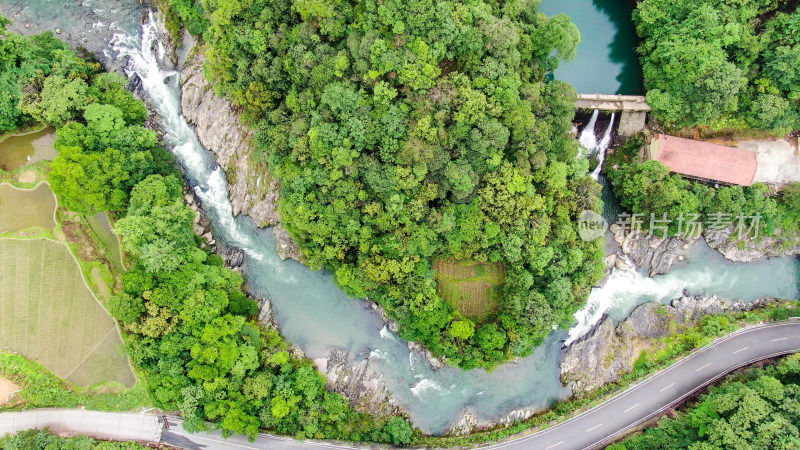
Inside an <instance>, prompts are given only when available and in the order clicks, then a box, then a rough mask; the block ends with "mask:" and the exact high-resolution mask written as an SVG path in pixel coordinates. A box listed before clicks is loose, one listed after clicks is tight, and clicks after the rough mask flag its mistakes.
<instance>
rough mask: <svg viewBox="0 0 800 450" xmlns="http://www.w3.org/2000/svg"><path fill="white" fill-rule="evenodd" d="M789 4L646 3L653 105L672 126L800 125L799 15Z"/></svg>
mask: <svg viewBox="0 0 800 450" xmlns="http://www.w3.org/2000/svg"><path fill="white" fill-rule="evenodd" d="M797 7H798V3H797V2H796V1H788V0H782V1H778V0H742V1H725V0H644V1H642V2H640V3H639V5H638V8H637V10H636V11H635V12H634V19H635V21H636V24H637V31H638V33H639V36H641V38H642V44H641V46H640V47H639V52H640V53H641V55H642V66H643V70H644V77H645V86H646V87H647V90H648V93H647V100H648V102H649V103H650V105H651V106H652V107H653V113H654V114H655V116H656V117H657V118H658V119H659V120H661V121H662V122H663V123H664V124H665V125H667V126H675V127H693V126H696V125H705V126H710V127H712V128H726V127H732V128H760V129H772V130H775V131H776V132H777V133H780V134H786V133H787V132H788V131H790V130H792V129H797V128H799V127H800V70H798V67H800V11H798V10H797Z"/></svg>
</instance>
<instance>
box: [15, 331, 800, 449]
mask: <svg viewBox="0 0 800 450" xmlns="http://www.w3.org/2000/svg"><path fill="white" fill-rule="evenodd" d="M798 349H800V323H799V322H782V323H774V324H765V325H756V326H753V327H749V328H745V329H742V330H739V331H737V332H735V333H732V334H729V335H727V336H725V337H723V338H720V339H719V340H717V341H715V342H714V343H712V344H711V345H709V346H707V347H704V348H703V349H701V350H698V351H696V352H694V353H693V354H691V355H690V356H688V357H686V358H684V359H682V360H680V361H679V362H677V363H675V364H673V365H672V366H670V367H669V368H667V369H665V370H663V371H661V372H658V373H656V374H654V375H652V376H650V377H649V378H647V379H645V380H643V381H641V382H639V383H638V384H635V385H633V386H631V387H630V388H628V389H627V390H626V391H624V392H622V393H620V394H619V395H617V396H615V397H613V398H611V399H610V400H608V401H606V402H605V403H602V404H600V405H598V406H596V407H594V408H592V409H590V410H589V411H586V412H584V413H583V414H580V415H578V416H575V417H573V418H572V419H570V420H567V421H565V422H562V423H560V424H558V425H555V426H552V427H550V428H548V429H546V430H543V431H540V432H538V433H535V434H531V435H528V436H524V437H520V438H517V439H513V440H509V441H506V442H500V443H497V444H494V445H491V446H489V447H488V448H493V449H499V448H510V449H515V450H523V449H525V450H528V449H537V450H580V449H595V448H600V447H602V446H603V445H606V444H608V443H609V442H611V441H613V440H614V439H616V438H617V437H618V436H620V435H621V434H622V433H624V432H625V431H626V430H628V429H630V428H631V427H634V426H636V425H639V424H641V423H643V422H645V421H647V420H649V419H651V418H653V417H655V416H657V415H659V414H661V413H663V412H664V411H665V410H667V409H668V408H669V407H671V406H672V405H674V404H676V403H678V402H680V401H681V400H683V399H685V398H686V397H688V396H689V395H691V394H692V393H693V392H696V391H697V390H698V389H700V388H702V387H704V386H706V385H708V384H710V383H713V382H714V381H716V380H718V379H719V378H721V377H723V376H724V375H725V374H727V373H730V372H731V371H732V370H735V369H738V368H740V367H743V366H746V365H749V364H752V363H753V362H756V361H759V360H763V359H766V358H770V357H774V356H779V355H785V354H789V353H794V352H796V351H798ZM81 412H82V413H89V411H81ZM36 413H37V412H36V411H31V412H21V413H3V414H0V436H1V435H3V434H4V433H5V432H9V427H8V426H7V423H8V420H6V418H7V417H9V416H7V415H8V414H15V415H16V417H17V419H16V421H17V422H19V421H20V420H21V419H19V417H21V416H23V415H26V414H36ZM91 413H92V414H109V413H95V412H91ZM134 416H138V415H134ZM11 423H12V424H13V423H14V421H13V420H12V421H11ZM169 423H170V427H169V429H168V430H164V431H163V433H162V434H161V442H162V443H166V444H172V445H175V446H179V447H183V448H187V449H209V450H241V449H280V450H295V449H301V448H319V447H323V448H355V447H352V446H347V445H341V444H337V443H334V442H318V441H310V440H307V441H300V442H299V441H295V440H294V439H291V438H286V437H279V436H272V435H267V434H262V435H259V437H258V438H257V439H256V441H255V442H249V441H248V440H247V439H246V438H244V437H242V436H234V437H231V438H229V439H223V438H222V436H221V435H220V433H219V432H211V433H195V434H192V433H189V432H187V431H185V430H183V427H182V426H181V425H182V421H181V419H180V418H178V417H170V418H169ZM12 427H13V425H12ZM60 428H61V429H62V430H64V429H66V428H65V427H64V426H63V424H62V426H61V427H60ZM16 429H22V428H20V427H16ZM11 431H13V430H11ZM108 431H111V430H108Z"/></svg>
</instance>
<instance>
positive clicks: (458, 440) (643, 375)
mask: <svg viewBox="0 0 800 450" xmlns="http://www.w3.org/2000/svg"><path fill="white" fill-rule="evenodd" d="M688 303H691V302H688ZM766 303H767V304H766V306H764V307H762V308H759V309H755V310H752V311H739V312H731V313H723V314H711V315H708V316H706V317H709V318H714V321H715V322H716V321H720V322H724V321H723V320H722V319H727V320H728V321H729V323H728V324H727V325H725V326H722V327H712V326H704V324H702V323H694V322H693V325H691V326H690V327H688V328H684V329H683V330H681V332H678V330H676V329H674V328H673V329H672V330H671V331H672V333H671V334H670V335H668V336H662V337H660V338H647V339H652V341H653V342H654V343H655V342H656V341H658V340H659V339H660V340H661V341H660V342H658V344H659V345H664V344H665V345H666V347H664V348H663V349H662V350H661V351H659V352H656V353H652V354H647V355H646V357H644V358H642V357H641V356H640V358H637V360H636V364H634V367H633V370H632V371H631V372H628V373H627V374H623V375H622V376H621V377H620V378H619V379H618V380H617V381H616V382H610V383H607V384H603V385H601V386H599V387H598V388H596V389H594V390H591V391H588V392H586V393H585V394H584V395H583V396H580V397H575V398H572V399H569V400H565V401H560V402H556V403H554V404H553V405H551V408H550V409H549V410H547V411H545V412H543V413H540V414H536V415H534V416H532V417H531V418H529V419H527V420H524V421H521V422H518V423H515V424H512V425H510V426H505V425H504V426H500V427H498V428H495V429H484V430H475V431H474V432H473V433H471V434H469V435H459V436H447V437H425V436H423V437H421V438H420V439H419V440H418V441H415V442H414V445H417V446H429V447H442V448H444V447H473V446H480V445H482V444H485V443H488V442H507V443H513V441H514V440H517V439H521V438H524V437H526V436H530V435H534V434H536V433H537V432H539V431H543V430H546V429H548V428H551V427H553V426H556V425H558V424H561V423H563V422H566V421H568V420H570V419H572V418H574V417H577V416H579V415H581V414H583V413H586V412H587V411H591V410H592V408H595V407H597V406H598V405H600V404H603V403H605V402H607V401H609V400H611V399H613V398H615V397H616V396H617V395H619V394H621V393H623V392H625V391H626V390H627V389H629V388H632V387H634V386H640V385H641V384H642V383H644V382H645V381H646V380H649V379H651V378H653V376H654V375H653V374H655V373H658V372H659V371H661V370H665V369H666V368H667V367H672V366H673V364H675V363H676V362H679V361H683V360H685V359H687V358H688V357H689V356H691V355H696V354H698V353H700V352H703V351H705V350H707V349H708V348H709V346H712V345H713V344H714V343H715V342H719V341H723V340H725V339H729V338H730V337H731V336H735V335H736V334H737V331H735V330H739V331H738V332H741V331H742V330H745V329H747V328H748V327H750V326H752V325H754V324H759V323H761V322H763V321H765V320H774V319H778V320H785V319H786V318H787V317H789V315H790V314H791V315H796V316H800V302H798V301H783V300H769V301H767V302H766ZM707 304H708V305H712V304H713V305H716V306H713V307H711V306H709V308H708V311H709V312H713V311H715V308H717V307H719V304H717V303H716V301H712V302H707ZM648 305H652V306H647V305H645V306H643V308H645V311H646V310H651V312H652V311H654V310H656V308H661V305H660V304H648ZM739 306H741V305H739ZM681 310H682V311H684V312H686V311H687V310H686V309H685V308H681ZM702 310H703V309H702V308H700V309H694V314H697V313H700V315H701V316H702V313H701V312H700V311H702ZM655 314H656V315H658V314H659V313H655ZM676 317H677V316H676ZM701 322H702V321H701ZM718 323H719V322H718ZM644 333H647V331H646V330H645V331H644ZM728 333H730V334H728ZM714 339H716V340H714ZM592 359H594V358H592Z"/></svg>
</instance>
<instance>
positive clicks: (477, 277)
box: [434, 260, 505, 321]
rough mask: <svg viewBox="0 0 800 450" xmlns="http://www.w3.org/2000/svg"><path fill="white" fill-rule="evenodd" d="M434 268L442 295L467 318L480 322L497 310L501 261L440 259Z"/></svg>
mask: <svg viewBox="0 0 800 450" xmlns="http://www.w3.org/2000/svg"><path fill="white" fill-rule="evenodd" d="M434 269H435V271H436V282H437V285H438V291H439V296H440V297H442V298H443V299H444V301H446V302H447V303H449V304H450V305H451V306H453V307H454V308H455V309H457V310H458V311H459V312H461V314H463V315H464V316H465V317H468V318H470V319H472V320H476V321H481V320H483V319H484V318H485V317H486V316H488V315H490V314H492V313H493V312H495V311H496V310H497V304H498V301H499V298H500V288H501V286H502V285H503V283H504V282H505V267H503V265H502V264H500V263H496V264H491V263H481V262H461V261H443V260H437V261H436V262H435V263H434Z"/></svg>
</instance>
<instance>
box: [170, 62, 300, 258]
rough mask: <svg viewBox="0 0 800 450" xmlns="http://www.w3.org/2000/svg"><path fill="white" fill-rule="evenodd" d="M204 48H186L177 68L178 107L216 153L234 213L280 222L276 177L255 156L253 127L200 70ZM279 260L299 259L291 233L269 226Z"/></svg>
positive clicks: (261, 223)
mask: <svg viewBox="0 0 800 450" xmlns="http://www.w3.org/2000/svg"><path fill="white" fill-rule="evenodd" d="M204 63H205V55H204V53H203V49H202V47H194V48H192V49H191V50H190V51H189V52H188V56H187V57H186V61H185V62H184V63H183V65H182V68H181V108H182V112H183V116H184V117H185V118H186V120H187V122H189V124H191V125H193V126H194V127H195V130H196V132H197V137H198V138H199V139H200V143H202V144H203V146H204V147H205V148H207V149H208V150H210V151H211V152H213V153H214V155H215V156H216V159H217V163H218V164H219V165H220V166H221V167H222V168H223V169H224V170H225V173H226V174H227V178H228V194H229V198H230V201H231V205H232V206H233V213H234V215H239V214H244V215H246V216H250V217H251V218H252V219H253V221H255V222H256V224H257V225H258V226H261V227H264V226H269V225H279V223H280V215H279V213H278V199H279V189H280V183H279V181H278V180H277V179H276V178H275V177H273V176H272V175H271V174H270V172H269V169H268V168H267V165H266V163H265V162H264V161H260V160H258V159H257V158H256V157H255V153H254V151H253V146H252V144H251V142H252V140H253V131H252V130H251V129H250V128H249V127H246V126H245V125H243V124H242V123H241V120H240V118H239V114H238V108H237V107H236V106H235V105H233V104H232V103H231V102H230V101H229V100H228V99H225V98H223V97H220V96H219V95H217V94H216V93H215V92H214V90H213V88H212V86H211V85H210V84H209V83H208V81H207V80H206V78H205V76H204V74H203V64H204ZM273 233H274V234H275V237H276V239H277V240H278V253H279V255H280V256H281V258H283V259H285V258H287V257H289V258H294V259H297V260H300V259H301V256H300V252H299V249H298V247H297V245H296V244H295V243H294V241H293V240H292V237H291V235H290V234H289V233H288V232H287V231H286V230H285V229H284V228H283V227H280V226H276V227H274V228H273Z"/></svg>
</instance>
